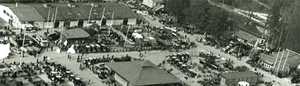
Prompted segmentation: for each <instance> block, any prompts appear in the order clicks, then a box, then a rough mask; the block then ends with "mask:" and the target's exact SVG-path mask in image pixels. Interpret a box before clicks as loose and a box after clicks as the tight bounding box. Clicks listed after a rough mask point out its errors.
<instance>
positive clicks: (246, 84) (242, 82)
mask: <svg viewBox="0 0 300 86" xmlns="http://www.w3.org/2000/svg"><path fill="white" fill-rule="evenodd" d="M238 86H250V84H249V83H248V82H246V81H240V82H238Z"/></svg>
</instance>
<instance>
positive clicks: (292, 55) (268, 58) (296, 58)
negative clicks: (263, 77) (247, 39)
mask: <svg viewBox="0 0 300 86" xmlns="http://www.w3.org/2000/svg"><path fill="white" fill-rule="evenodd" d="M286 51H289V53H287V52H284V55H283V56H284V57H286V56H288V59H287V61H286V64H288V65H293V66H297V65H299V64H300V54H298V53H296V52H294V51H291V50H286ZM278 53H279V56H280V57H281V56H282V53H283V51H281V52H274V53H272V54H271V55H266V54H261V55H260V56H261V59H262V60H263V61H265V62H268V63H270V64H273V63H274V61H275V59H276V57H277V54H278ZM284 59H285V58H284ZM283 61H285V60H282V62H281V63H283Z"/></svg>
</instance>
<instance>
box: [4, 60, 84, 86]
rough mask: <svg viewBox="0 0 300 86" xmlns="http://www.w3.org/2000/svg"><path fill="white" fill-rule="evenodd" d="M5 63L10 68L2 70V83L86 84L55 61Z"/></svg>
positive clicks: (53, 85) (24, 85) (38, 84)
mask: <svg viewBox="0 0 300 86" xmlns="http://www.w3.org/2000/svg"><path fill="white" fill-rule="evenodd" d="M5 65H6V67H7V68H8V69H7V70H5V71H2V75H1V79H0V80H1V83H0V85H9V84H12V82H15V84H16V86H27V85H28V84H32V85H33V86H49V85H50V86H57V85H62V84H69V85H71V86H72V85H73V86H86V83H85V82H83V81H82V80H81V79H80V78H79V77H78V76H76V75H75V74H74V73H72V72H71V71H70V70H69V69H67V68H66V67H65V66H62V65H61V64H56V63H54V62H47V61H38V62H37V63H16V62H14V63H11V64H5ZM26 81H27V82H26ZM9 86H11V85H9Z"/></svg>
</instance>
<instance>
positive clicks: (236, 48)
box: [224, 43, 252, 57]
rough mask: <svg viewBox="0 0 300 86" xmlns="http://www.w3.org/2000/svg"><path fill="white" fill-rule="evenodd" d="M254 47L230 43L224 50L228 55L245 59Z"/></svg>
mask: <svg viewBox="0 0 300 86" xmlns="http://www.w3.org/2000/svg"><path fill="white" fill-rule="evenodd" d="M251 49H252V47H251V46H249V45H245V44H242V43H230V44H229V45H228V46H226V47H225V48H224V51H225V52H226V53H229V54H232V55H235V56H237V57H243V56H247V55H249V53H250V51H251Z"/></svg>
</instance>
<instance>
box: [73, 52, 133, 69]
mask: <svg viewBox="0 0 300 86" xmlns="http://www.w3.org/2000/svg"><path fill="white" fill-rule="evenodd" d="M131 60H132V57H131V56H129V55H126V56H122V57H115V56H114V55H109V54H107V55H102V57H94V58H93V57H90V58H86V59H82V57H80V56H78V57H77V62H82V64H81V65H80V69H85V68H91V67H92V66H93V65H96V64H99V63H107V62H122V61H131Z"/></svg>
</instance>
